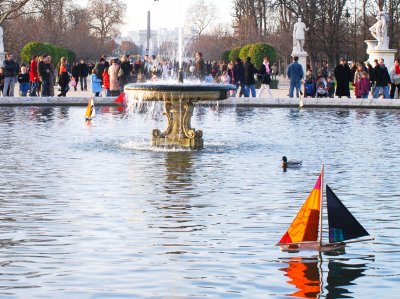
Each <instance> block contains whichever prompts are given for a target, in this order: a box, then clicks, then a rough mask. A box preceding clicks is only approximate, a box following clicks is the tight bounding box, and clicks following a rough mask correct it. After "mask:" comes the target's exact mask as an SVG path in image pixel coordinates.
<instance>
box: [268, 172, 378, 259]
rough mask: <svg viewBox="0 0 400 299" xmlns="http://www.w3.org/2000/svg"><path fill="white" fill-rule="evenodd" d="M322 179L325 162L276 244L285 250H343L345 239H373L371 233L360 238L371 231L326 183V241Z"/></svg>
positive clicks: (358, 240)
mask: <svg viewBox="0 0 400 299" xmlns="http://www.w3.org/2000/svg"><path fill="white" fill-rule="evenodd" d="M323 179H324V166H322V169H321V174H320V175H319V177H318V180H317V182H316V184H315V186H314V189H313V190H312V191H311V193H310V195H309V196H308V198H307V200H306V201H305V202H304V204H303V206H302V207H301V209H300V211H299V212H298V213H297V216H296V218H295V219H294V220H293V222H292V224H291V225H290V227H289V229H288V230H287V232H286V233H285V234H284V235H283V237H282V238H281V240H280V241H279V242H278V243H277V244H275V245H276V246H280V247H281V249H282V250H283V251H299V250H317V251H332V250H341V249H344V248H345V246H346V243H353V242H361V241H366V240H373V238H372V237H369V238H367V239H365V238H364V239H358V238H361V237H365V236H369V233H368V232H367V231H366V230H365V229H364V228H363V227H362V226H361V224H360V223H359V222H358V221H357V220H356V218H354V216H353V215H352V214H351V213H350V211H349V210H348V209H347V208H346V207H345V206H344V204H343V203H342V202H341V201H340V200H339V198H338V197H337V196H336V195H335V193H333V191H332V190H331V188H329V186H328V185H326V206H327V209H328V224H329V242H328V243H323V241H322V214H323V213H322V212H323ZM353 239H357V240H353ZM348 240H352V241H348Z"/></svg>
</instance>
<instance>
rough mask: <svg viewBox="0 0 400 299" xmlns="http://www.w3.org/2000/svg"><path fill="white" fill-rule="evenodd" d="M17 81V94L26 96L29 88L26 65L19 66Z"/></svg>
mask: <svg viewBox="0 0 400 299" xmlns="http://www.w3.org/2000/svg"><path fill="white" fill-rule="evenodd" d="M18 83H19V94H20V96H21V97H26V95H27V93H28V90H29V86H30V84H29V74H28V72H27V69H26V66H25V65H22V66H21V71H20V73H19V74H18Z"/></svg>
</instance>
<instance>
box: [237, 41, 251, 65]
mask: <svg viewBox="0 0 400 299" xmlns="http://www.w3.org/2000/svg"><path fill="white" fill-rule="evenodd" d="M252 46H253V45H252V44H249V45H246V46H244V47H243V48H242V49H241V50H240V53H239V58H240V59H242V60H243V61H246V58H247V57H248V56H249V52H250V49H251V47H252Z"/></svg>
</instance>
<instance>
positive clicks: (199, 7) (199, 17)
mask: <svg viewBox="0 0 400 299" xmlns="http://www.w3.org/2000/svg"><path fill="white" fill-rule="evenodd" d="M215 9H216V8H215V5H214V4H211V3H206V2H205V1H204V0H198V1H197V2H196V3H195V4H194V5H192V6H191V7H189V9H188V21H189V24H190V25H192V26H193V29H194V30H195V31H196V33H197V36H198V38H200V36H201V34H202V33H203V32H204V30H205V29H206V28H207V27H208V26H209V25H210V23H211V21H212V20H213V19H215Z"/></svg>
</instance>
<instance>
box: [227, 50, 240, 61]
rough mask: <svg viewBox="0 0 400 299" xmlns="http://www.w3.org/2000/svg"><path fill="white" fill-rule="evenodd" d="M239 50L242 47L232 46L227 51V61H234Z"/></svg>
mask: <svg viewBox="0 0 400 299" xmlns="http://www.w3.org/2000/svg"><path fill="white" fill-rule="evenodd" d="M240 50H242V47H236V48H233V49H232V50H231V51H230V53H229V61H235V59H236V58H238V57H239V54H240Z"/></svg>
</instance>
